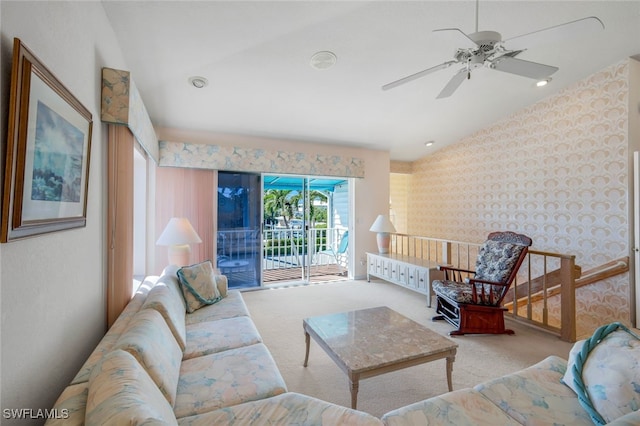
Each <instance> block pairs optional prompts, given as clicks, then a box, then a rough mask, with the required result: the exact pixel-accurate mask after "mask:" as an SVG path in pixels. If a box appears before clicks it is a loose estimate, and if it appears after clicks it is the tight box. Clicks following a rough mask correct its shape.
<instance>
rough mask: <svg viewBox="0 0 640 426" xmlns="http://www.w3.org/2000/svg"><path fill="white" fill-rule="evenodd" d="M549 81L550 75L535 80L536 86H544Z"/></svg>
mask: <svg viewBox="0 0 640 426" xmlns="http://www.w3.org/2000/svg"><path fill="white" fill-rule="evenodd" d="M550 82H551V77H549V78H545V79H544V80H538V81H537V82H536V87H544V86H546V85H547V84H549V83H550Z"/></svg>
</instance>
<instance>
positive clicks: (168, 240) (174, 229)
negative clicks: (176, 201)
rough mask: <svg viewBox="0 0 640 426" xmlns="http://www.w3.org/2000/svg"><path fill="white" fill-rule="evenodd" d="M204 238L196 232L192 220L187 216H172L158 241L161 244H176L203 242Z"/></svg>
mask: <svg viewBox="0 0 640 426" xmlns="http://www.w3.org/2000/svg"><path fill="white" fill-rule="evenodd" d="M201 242H202V240H201V239H200V237H199V236H198V234H197V233H196V231H195V229H193V226H191V222H189V219H187V218H186V217H172V218H171V219H170V220H169V223H168V224H167V226H166V228H164V231H162V234H160V238H158V241H156V244H157V245H159V246H175V245H183V244H194V243H201Z"/></svg>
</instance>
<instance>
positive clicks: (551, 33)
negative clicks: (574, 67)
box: [382, 0, 604, 99]
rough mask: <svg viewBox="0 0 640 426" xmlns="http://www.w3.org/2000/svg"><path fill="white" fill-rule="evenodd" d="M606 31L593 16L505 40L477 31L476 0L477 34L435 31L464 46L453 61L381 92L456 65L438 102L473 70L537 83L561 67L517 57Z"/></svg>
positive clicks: (445, 29)
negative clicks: (540, 47) (545, 45)
mask: <svg viewBox="0 0 640 426" xmlns="http://www.w3.org/2000/svg"><path fill="white" fill-rule="evenodd" d="M603 28H604V24H603V23H602V21H600V19H598V18H597V17H595V16H590V17H587V18H582V19H578V20H576V21H571V22H566V23H564V24H560V25H556V26H553V27H549V28H545V29H542V30H538V31H534V32H531V33H527V34H523V35H520V36H517V37H513V38H510V39H507V40H502V36H501V35H500V33H498V32H496V31H478V0H476V31H475V32H474V33H471V34H465V33H464V32H463V31H462V30H460V29H459V28H443V29H438V30H434V32H435V33H440V34H447V35H448V36H451V37H453V38H454V39H455V41H456V43H458V45H459V46H461V47H458V49H456V51H455V53H454V55H453V60H450V61H446V62H443V63H442V64H440V65H436V66H434V67H431V68H427V69H426V70H423V71H419V72H417V73H415V74H411V75H409V76H407V77H404V78H401V79H399V80H396V81H393V82H391V83H389V84H385V85H384V86H382V90H389V89H393V88H394V87H397V86H400V85H402V84H405V83H408V82H410V81H413V80H416V79H418V78H421V77H424V76H425V75H428V74H431V73H432V72H435V71H438V70H442V69H445V68H449V67H450V66H452V65H454V64H461V65H463V67H462V68H460V69H459V70H458V72H456V73H455V74H454V75H453V77H452V78H451V80H449V82H448V83H447V84H446V86H445V87H444V88H443V89H442V91H441V92H440V94H438V96H437V99H441V98H446V97H449V96H451V95H452V94H453V93H454V92H455V91H456V90H457V89H458V87H460V85H461V84H462V82H463V81H464V80H465V79H469V78H471V71H472V70H475V69H477V68H480V67H483V66H484V67H487V68H489V69H494V70H498V71H503V72H507V73H511V74H516V75H520V76H523V77H528V78H532V79H536V80H542V79H546V78H548V77H549V76H550V75H551V74H553V73H554V72H556V71H558V69H559V68H558V67H554V66H551V65H544V64H539V63H536V62H531V61H525V60H522V59H517V58H516V56H518V55H519V54H520V53H522V52H524V51H525V50H527V49H528V48H529V47H531V46H534V45H538V44H543V43H548V42H558V41H562V39H567V38H574V37H579V36H581V35H586V34H588V33H591V32H594V31H596V30H601V29H603Z"/></svg>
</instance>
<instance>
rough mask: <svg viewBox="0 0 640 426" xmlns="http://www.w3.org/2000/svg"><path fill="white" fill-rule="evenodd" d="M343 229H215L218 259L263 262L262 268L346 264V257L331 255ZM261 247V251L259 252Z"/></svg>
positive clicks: (344, 266)
mask: <svg viewBox="0 0 640 426" xmlns="http://www.w3.org/2000/svg"><path fill="white" fill-rule="evenodd" d="M345 231H346V230H345V229H340V228H311V229H310V230H309V232H308V233H307V232H305V231H304V230H303V229H300V228H275V229H265V230H264V231H262V235H261V233H260V230H258V229H233V230H224V231H218V260H219V261H220V260H221V259H222V260H223V261H224V260H231V261H236V260H249V259H256V258H258V259H260V258H262V261H263V269H264V270H274V269H287V268H297V267H301V266H309V265H311V266H317V265H333V264H337V263H339V264H340V266H342V267H343V268H346V267H347V264H346V262H347V257H346V255H345V256H338V257H336V256H333V255H332V254H330V252H331V251H333V252H337V248H338V244H339V243H340V239H341V238H342V235H343V234H344V232H345ZM261 248H262V252H261Z"/></svg>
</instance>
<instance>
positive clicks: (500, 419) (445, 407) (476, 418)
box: [382, 389, 520, 426]
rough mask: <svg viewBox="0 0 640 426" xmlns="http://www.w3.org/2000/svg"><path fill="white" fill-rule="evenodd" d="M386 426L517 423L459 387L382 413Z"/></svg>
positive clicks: (452, 425) (474, 391)
mask: <svg viewBox="0 0 640 426" xmlns="http://www.w3.org/2000/svg"><path fill="white" fill-rule="evenodd" d="M382 421H383V422H384V424H386V425H389V426H415V425H438V426H477V425H504V426H509V425H513V426H516V425H520V423H518V422H517V421H516V420H515V419H513V418H511V417H509V416H508V415H507V414H506V413H505V412H504V411H502V410H501V409H500V408H499V407H498V406H496V405H495V404H494V403H492V402H491V401H489V400H488V399H487V398H485V397H484V396H483V395H482V394H481V393H479V392H478V391H476V390H473V389H460V390H457V391H453V392H449V393H445V394H443V395H441V396H436V397H433V398H429V399H426V400H424V401H420V402H416V403H414V404H411V405H407V406H406V407H402V408H398V409H397V410H393V411H390V412H388V413H386V414H385V415H384V416H382Z"/></svg>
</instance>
